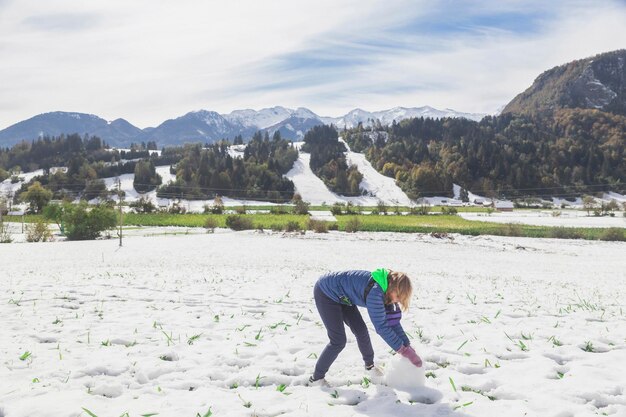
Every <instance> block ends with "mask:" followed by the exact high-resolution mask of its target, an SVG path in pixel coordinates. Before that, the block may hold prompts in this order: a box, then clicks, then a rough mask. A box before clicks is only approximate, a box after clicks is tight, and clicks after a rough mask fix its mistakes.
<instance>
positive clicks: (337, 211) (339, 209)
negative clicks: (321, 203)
mask: <svg viewBox="0 0 626 417" xmlns="http://www.w3.org/2000/svg"><path fill="white" fill-rule="evenodd" d="M330 212H331V213H332V214H333V216H341V215H342V214H343V204H342V203H335V204H333V206H332V207H331V208H330Z"/></svg>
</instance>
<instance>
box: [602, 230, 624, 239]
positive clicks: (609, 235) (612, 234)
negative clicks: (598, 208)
mask: <svg viewBox="0 0 626 417" xmlns="http://www.w3.org/2000/svg"><path fill="white" fill-rule="evenodd" d="M600 240H607V241H614V242H624V241H626V229H622V228H619V227H610V228H608V229H604V230H603V231H602V233H601V234H600Z"/></svg>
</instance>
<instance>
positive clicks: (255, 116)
mask: <svg viewBox="0 0 626 417" xmlns="http://www.w3.org/2000/svg"><path fill="white" fill-rule="evenodd" d="M294 112H295V111H294V110H291V109H287V108H285V107H281V106H275V107H271V108H266V109H261V110H259V111H256V110H252V109H245V110H235V111H232V112H230V113H229V114H223V115H222V116H223V117H224V118H225V119H226V120H228V121H229V122H231V123H238V124H241V125H243V126H246V127H256V128H258V129H265V128H268V127H270V126H273V125H275V124H278V123H280V122H281V121H283V120H286V119H288V118H290V117H291V116H293V113H294Z"/></svg>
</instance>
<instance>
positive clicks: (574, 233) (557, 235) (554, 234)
mask: <svg viewBox="0 0 626 417" xmlns="http://www.w3.org/2000/svg"><path fill="white" fill-rule="evenodd" d="M548 237H551V238H554V239H582V238H583V234H582V233H581V232H580V231H578V230H576V229H572V228H570V227H563V226H559V227H553V228H552V229H550V232H549V233H548Z"/></svg>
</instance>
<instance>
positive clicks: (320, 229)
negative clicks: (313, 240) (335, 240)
mask: <svg viewBox="0 0 626 417" xmlns="http://www.w3.org/2000/svg"><path fill="white" fill-rule="evenodd" d="M307 229H309V230H313V231H314V232H315V233H328V222H325V221H323V220H313V219H309V220H308V222H307Z"/></svg>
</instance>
